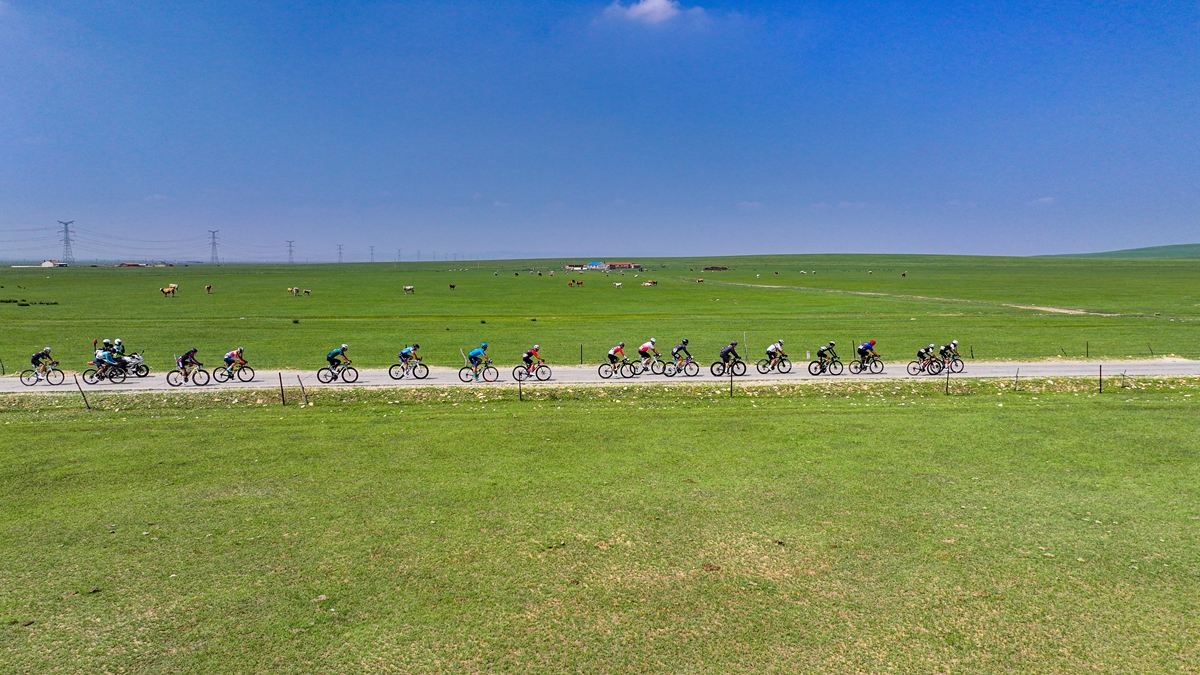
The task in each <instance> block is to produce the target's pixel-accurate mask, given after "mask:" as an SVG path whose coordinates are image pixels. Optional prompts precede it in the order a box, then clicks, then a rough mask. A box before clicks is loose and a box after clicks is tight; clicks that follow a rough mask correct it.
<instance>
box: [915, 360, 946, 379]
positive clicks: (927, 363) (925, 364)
mask: <svg viewBox="0 0 1200 675" xmlns="http://www.w3.org/2000/svg"><path fill="white" fill-rule="evenodd" d="M944 367H945V366H944V364H943V363H942V360H941V359H940V358H932V357H930V358H926V359H924V360H922V361H917V360H915V359H914V360H912V361H909V362H908V374H909V375H913V376H916V375H920V374H921V373H923V372H924V373H928V374H930V375H937V374H939V373H941V372H942V369H943V368H944Z"/></svg>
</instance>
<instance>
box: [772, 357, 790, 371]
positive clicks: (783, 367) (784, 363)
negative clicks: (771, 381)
mask: <svg viewBox="0 0 1200 675" xmlns="http://www.w3.org/2000/svg"><path fill="white" fill-rule="evenodd" d="M775 370H778V371H779V372H781V373H785V374H786V373H790V372H792V362H791V361H788V360H787V358H786V357H782V356H781V357H779V360H778V361H776V362H775Z"/></svg>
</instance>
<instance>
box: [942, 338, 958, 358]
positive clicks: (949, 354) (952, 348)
mask: <svg viewBox="0 0 1200 675" xmlns="http://www.w3.org/2000/svg"><path fill="white" fill-rule="evenodd" d="M938 354H940V355H941V357H942V358H943V359H950V358H953V357H955V356H958V340H951V341H950V342H949V343H948V344H944V345H942V348H941V349H939V350H938Z"/></svg>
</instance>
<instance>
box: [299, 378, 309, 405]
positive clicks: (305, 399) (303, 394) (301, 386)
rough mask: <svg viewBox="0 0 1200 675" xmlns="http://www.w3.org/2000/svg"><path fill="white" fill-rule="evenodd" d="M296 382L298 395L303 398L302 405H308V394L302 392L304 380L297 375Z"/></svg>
mask: <svg viewBox="0 0 1200 675" xmlns="http://www.w3.org/2000/svg"><path fill="white" fill-rule="evenodd" d="M296 381H297V382H299V383H300V395H301V396H303V397H304V405H308V392H307V391H305V390H304V380H302V379H300V376H299V375H297V376H296Z"/></svg>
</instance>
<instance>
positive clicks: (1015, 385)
mask: <svg viewBox="0 0 1200 675" xmlns="http://www.w3.org/2000/svg"><path fill="white" fill-rule="evenodd" d="M1020 379H1021V369H1020V368H1017V374H1016V375H1014V376H1013V391H1016V390H1017V381H1018V380H1020Z"/></svg>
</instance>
